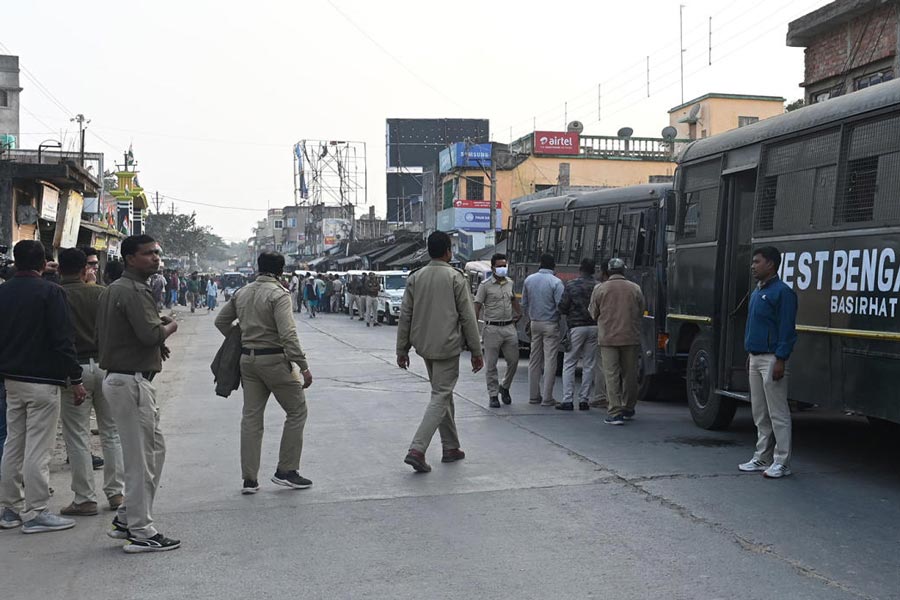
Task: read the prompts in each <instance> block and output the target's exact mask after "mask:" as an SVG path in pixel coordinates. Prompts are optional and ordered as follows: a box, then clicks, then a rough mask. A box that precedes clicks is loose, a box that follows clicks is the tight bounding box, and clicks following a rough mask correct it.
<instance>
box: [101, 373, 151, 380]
mask: <svg viewBox="0 0 900 600" xmlns="http://www.w3.org/2000/svg"><path fill="white" fill-rule="evenodd" d="M113 373H115V374H116V375H137V374H138V373H140V374H141V376H142V377H143V378H144V379H146V380H147V381H153V378H154V377H156V371H107V372H106V374H107V375H112V374H113Z"/></svg>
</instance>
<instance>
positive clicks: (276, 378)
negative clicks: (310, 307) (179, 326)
mask: <svg viewBox="0 0 900 600" xmlns="http://www.w3.org/2000/svg"><path fill="white" fill-rule="evenodd" d="M257 267H258V269H259V276H258V277H257V278H256V281H254V282H253V283H251V284H250V285H248V286H245V287H244V288H242V289H241V290H240V291H238V292H237V293H236V294H235V295H234V298H232V299H231V302H228V303H227V304H225V306H223V307H222V312H220V313H219V316H217V317H216V321H215V325H216V327H217V328H218V329H219V331H221V332H222V334H223V335H225V336H227V335H228V333H229V332H230V331H231V328H232V327H234V326H235V324H234V321H235V319H237V321H238V323H237V326H239V327H240V328H241V354H242V355H243V356H241V385H242V386H243V388H244V412H243V418H242V419H241V471H242V472H243V479H244V486H243V489H242V490H241V491H242V493H244V494H255V493H256V492H258V491H259V482H258V481H257V479H256V477H257V475H258V473H259V461H260V453H261V451H262V436H263V429H264V417H265V411H266V403H267V402H268V400H269V396H270V395H271V394H274V395H275V400H277V401H278V404H280V405H281V408H283V409H284V412H285V420H284V431H283V432H282V434H281V449H280V451H279V455H278V467H277V469H276V471H275V475H274V476H273V477H272V483H275V484H277V485H281V486H284V487H289V488H293V489H306V488H308V487H310V486H311V485H312V482H311V481H310V480H309V479H306V478H305V477H301V476H300V474H299V472H298V470H299V468H300V454H301V453H302V452H303V427H304V426H305V425H306V398H305V397H304V394H303V390H304V389H306V388H308V387H309V386H310V385H312V381H313V379H312V373H310V371H309V365H308V364H307V362H306V355H305V354H304V353H303V349H302V348H300V340H299V338H298V337H297V324H296V323H295V322H294V315H293V314H292V313H291V296H290V293H289V292H288V291H287V290H286V289H285V288H284V286H282V285H281V283H280V282H279V281H278V276H279V275H280V274H281V272H282V271H283V270H284V256H282V255H281V254H279V253H277V252H263V253H262V254H260V255H259V258H258V259H257ZM298 369H299V372H298ZM301 376H302V379H301Z"/></svg>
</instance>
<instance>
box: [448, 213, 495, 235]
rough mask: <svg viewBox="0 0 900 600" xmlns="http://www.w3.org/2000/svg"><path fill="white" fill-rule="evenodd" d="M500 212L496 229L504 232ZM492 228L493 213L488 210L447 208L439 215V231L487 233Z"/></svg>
mask: <svg viewBox="0 0 900 600" xmlns="http://www.w3.org/2000/svg"><path fill="white" fill-rule="evenodd" d="M501 221H502V218H501V216H500V211H499V210H498V211H497V221H496V223H495V225H496V229H497V230H498V231H499V230H502V229H503V224H502V223H501ZM490 228H491V211H490V209H487V208H447V209H444V210H442V211H441V212H439V213H438V229H440V230H441V231H452V230H454V229H465V230H469V231H487V230H489V229H490Z"/></svg>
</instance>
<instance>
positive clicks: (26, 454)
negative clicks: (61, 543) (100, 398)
mask: <svg viewBox="0 0 900 600" xmlns="http://www.w3.org/2000/svg"><path fill="white" fill-rule="evenodd" d="M13 256H14V258H15V262H16V275H15V277H13V278H12V279H11V280H10V281H8V282H6V283H4V284H3V285H2V286H0V314H2V315H3V318H2V319H0V340H3V343H2V344H0V377H2V378H3V379H4V380H5V382H6V393H7V398H6V402H7V438H6V444H5V445H4V447H3V460H2V466H0V469H2V473H0V528H2V529H12V528H14V527H18V526H19V525H22V532H23V533H40V532H45V531H60V530H63V529H69V528H71V527H74V526H75V521H73V520H72V519H67V518H64V517H60V516H59V515H55V514H53V513H51V512H50V510H49V508H48V506H49V502H50V477H49V476H50V468H49V463H50V454H51V450H52V448H53V443H54V441H55V440H56V425H57V422H58V420H59V408H60V390H61V388H63V387H66V386H67V385H71V386H72V395H73V397H74V402H75V403H77V404H81V403H82V402H84V398H85V395H86V393H87V392H86V391H85V389H84V386H83V385H82V383H81V365H79V364H78V360H77V358H76V355H75V332H74V329H73V327H72V321H71V319H70V317H69V309H68V306H67V304H66V293H65V292H64V291H63V289H62V288H61V287H59V285H57V284H55V283H52V282H50V281H47V280H46V279H43V278H42V277H41V273H42V272H43V271H44V266H45V263H46V261H45V258H44V246H43V244H41V243H40V242H38V241H36V240H23V241H21V242H19V243H18V244H16V246H15V248H14V249H13ZM23 486H24V495H23Z"/></svg>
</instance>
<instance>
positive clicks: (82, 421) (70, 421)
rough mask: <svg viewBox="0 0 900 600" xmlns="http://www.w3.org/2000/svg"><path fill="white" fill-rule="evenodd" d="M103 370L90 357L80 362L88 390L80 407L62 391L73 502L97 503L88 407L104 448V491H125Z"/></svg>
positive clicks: (112, 494) (116, 431)
mask: <svg viewBox="0 0 900 600" xmlns="http://www.w3.org/2000/svg"><path fill="white" fill-rule="evenodd" d="M105 377H106V371H104V370H103V369H101V368H100V367H99V365H97V363H96V361H94V360H93V359H91V361H90V363H88V364H86V365H83V368H82V379H83V380H84V387H85V388H86V389H87V391H88V395H87V398H86V399H85V401H84V402H82V403H81V405H79V406H75V399H74V396H73V394H72V391H71V390H68V389H65V390H62V407H61V411H60V420H61V421H62V431H63V439H64V440H65V441H66V453H67V454H68V455H69V467H70V468H71V471H72V492H73V493H74V494H75V503H76V504H81V503H82V502H96V501H97V494H96V493H95V492H94V465H93V462H92V459H91V408H93V409H94V412H95V413H96V415H97V429H98V430H99V431H100V446H101V448H102V449H103V493H104V494H106V497H107V498H111V497H113V496H116V495H118V494H123V493H124V492H125V479H124V477H125V475H124V471H125V466H124V463H123V459H122V443H121V441H120V440H119V430H118V429H116V422H115V420H114V419H113V416H112V412H111V411H110V408H109V402H107V400H106V397H105V396H104V395H103V379H104V378H105Z"/></svg>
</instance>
